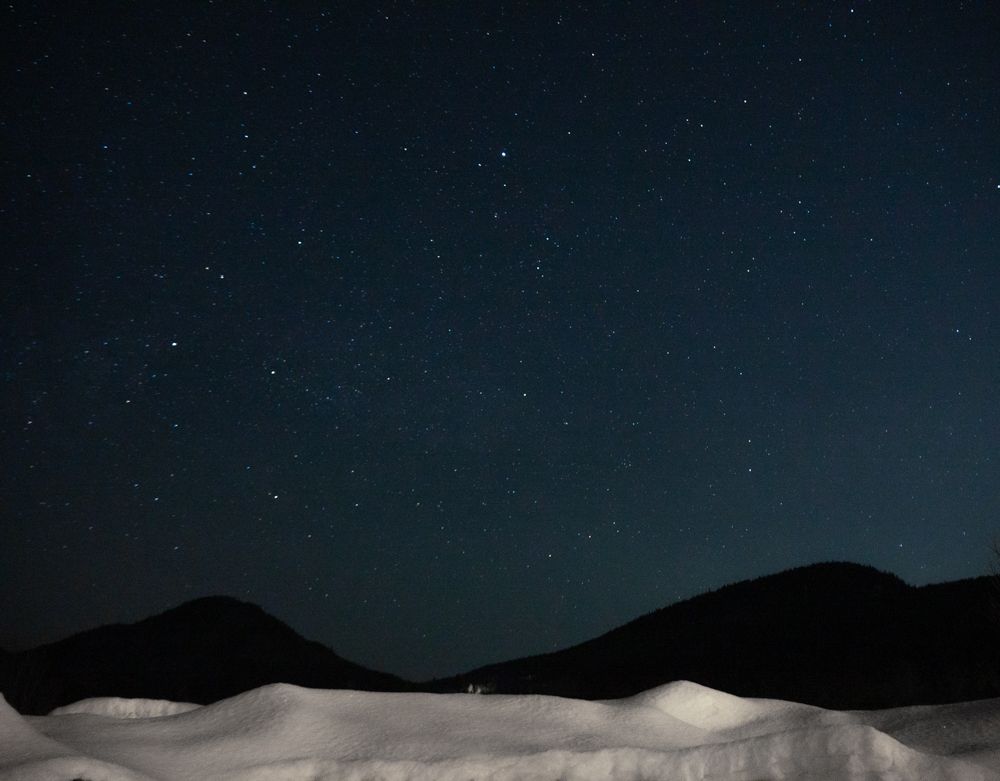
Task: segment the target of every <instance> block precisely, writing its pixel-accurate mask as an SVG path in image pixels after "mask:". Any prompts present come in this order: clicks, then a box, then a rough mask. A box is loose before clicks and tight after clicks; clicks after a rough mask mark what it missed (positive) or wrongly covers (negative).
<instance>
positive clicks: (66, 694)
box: [0, 563, 1000, 714]
mask: <svg viewBox="0 0 1000 781" xmlns="http://www.w3.org/2000/svg"><path fill="white" fill-rule="evenodd" d="M995 585H996V581H995V579H994V578H990V577H981V578H972V579H968V580H960V581H954V582H950V583H940V584H935V585H930V586H922V587H914V586H910V585H907V584H906V583H905V582H903V581H902V580H900V579H899V578H898V577H896V576H895V575H890V574H887V573H884V572H880V571H878V570H876V569H873V568H871V567H865V566H861V565H858V564H846V563H824V564H815V565H811V566H808V567H801V568H798V569H793V570H787V571H785V572H781V573H778V574H775V575H768V576H766V577H762V578H757V579H754V580H748V581H743V582H740V583H736V584H733V585H730V586H726V587H724V588H721V589H719V590H717V591H712V592H709V593H706V594H701V595H699V596H696V597H694V598H692V599H688V600H685V601H682V602H678V603H676V604H673V605H669V606H667V607H664V608H662V609H660V610H656V611H654V612H652V613H649V614H647V615H645V616H642V617H640V618H637V619H635V620H634V621H631V622H629V623H627V624H625V625H623V626H620V627H618V628H617V629H613V630H612V631H610V632H608V633H606V634H604V635H601V636H600V637H597V638H594V639H593V640H589V641H587V642H584V643H581V644H579V645H576V646H573V647H571V648H567V649H564V650H562V651H557V652H555V653H550V654H544V655H540V656H532V657H526V658H523V659H516V660H513V661H508V662H503V663H499V664H492V665H488V666H486V667H481V668H478V669H476V670H472V671H471V672H467V673H463V674H461V675H456V676H453V677H450V678H445V679H438V680H434V681H430V682H427V683H424V684H413V683H410V682H407V681H404V680H402V679H401V678H397V677H395V676H392V675H388V674H386V673H380V672H375V671H372V670H368V669H366V668H364V667H361V666H360V665H357V664H354V663H353V662H349V661H347V660H345V659H343V658H341V657H339V656H337V655H336V654H335V653H334V652H333V651H331V650H330V649H329V648H327V647H325V646H323V645H321V644H319V643H316V642H312V641H309V640H305V639H304V638H302V637H301V636H300V635H298V634H297V633H296V632H295V631H293V630H292V629H291V628H289V627H288V626H286V625H285V624H283V623H282V622H281V621H279V620H278V619H276V618H274V617H272V616H270V615H268V614H267V613H265V612H264V611H263V610H261V609H260V608H259V607H256V606H255V605H252V604H248V603H246V602H241V601H239V600H236V599H232V598H229V597H206V598H202V599H197V600H194V601H192V602H187V603H185V604H183V605H181V606H179V607H177V608H174V609H172V610H168V611H166V612H165V613H162V614H160V615H157V616H153V617H151V618H147V619H145V620H142V621H139V622H137V623H134V624H128V625H120V624H119V625H111V626H104V627H99V628H97V629H91V630H88V631H86V632H82V633H80V634H77V635H73V636H72V637H69V638H66V639H65V640H60V641H58V642H55V643H51V644H48V645H44V646H40V647H38V648H35V649H32V650H29V651H22V652H19V653H7V652H3V651H0V691H2V692H3V694H4V696H5V697H6V698H7V700H8V702H10V703H11V705H13V706H14V707H15V708H17V709H18V710H19V711H21V712H22V713H26V714H40V713H47V712H48V711H50V710H51V709H52V708H55V707H58V706H60V705H66V704H68V703H71V702H75V701H77V700H81V699H85V698H87V697H96V696H118V697H145V698H152V699H167V700H174V701H180V702H195V703H209V702H215V701H217V700H220V699H224V698H226V697H230V696H233V695H235V694H239V693H241V692H244V691H247V690H249V689H253V688H257V687H259V686H262V685H264V684H268V683H279V682H282V683H292V684H297V685H300V686H307V687H314V688H324V689H358V690H369V691H414V690H423V691H436V692H454V691H469V690H473V691H485V692H496V693H509V694H550V695H558V696H563V697H575V698H580V699H613V698H618V697H627V696H631V695H633V694H636V693H638V692H640V691H645V690H647V689H651V688H653V687H655V686H659V685H661V684H664V683H668V682H670V681H675V680H689V681H696V682H697V683H699V684H701V685H703V686H708V687H710V688H713V689H719V690H722V691H726V692H729V693H731V694H735V695H739V696H743V697H766V698H773V699H783V700H793V701H797V702H803V703H809V704H812V705H820V706H823V707H828V708H836V709H845V710H846V709H863V708H890V707H899V706H903V705H916V704H936V703H944V702H958V701H966V700H973V699H979V698H985V697H997V696H1000V611H998V610H997V607H996V606H995V602H994V599H993V596H994V588H995Z"/></svg>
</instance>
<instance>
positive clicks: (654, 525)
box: [0, 2, 1000, 678]
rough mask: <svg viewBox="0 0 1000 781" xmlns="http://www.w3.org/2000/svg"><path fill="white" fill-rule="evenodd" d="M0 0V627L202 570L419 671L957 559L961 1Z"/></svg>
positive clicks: (986, 501)
mask: <svg viewBox="0 0 1000 781" xmlns="http://www.w3.org/2000/svg"><path fill="white" fill-rule="evenodd" d="M484 5H485V4H479V3H426V4H422V3H401V2H386V3H379V4H369V3H344V4H336V3H329V4H324V3H304V2H297V3H265V2H260V3H255V4H239V5H235V4H229V3H210V2H208V3H194V2H190V3H188V2H178V3H139V4H124V3H123V4H113V3H100V4H96V6H85V5H84V4H80V5H73V4H65V3H30V4H15V5H13V6H10V7H6V8H4V9H3V10H2V11H0V13H2V22H0V29H2V30H3V33H2V36H3V41H4V43H3V50H4V51H5V52H6V60H7V66H6V68H5V76H4V101H3V109H2V111H0V119H2V121H0V131H2V147H0V148H2V152H0V157H2V176H3V195H2V199H0V224H2V228H3V236H4V253H3V256H4V260H3V276H2V279H0V304H2V315H3V317H2V323H3V331H2V339H0V361H2V372H3V374H2V385H0V393H2V406H0V414H2V417H0V443H2V453H3V456H2V458H3V463H4V468H3V470H2V473H0V512H2V516H3V521H2V522H3V544H2V545H0V613H2V615H4V616H5V620H4V621H3V622H2V626H0V646H5V647H24V646H26V645H31V644H34V643H37V642H41V641H44V640H51V639H55V638H57V637H60V636H63V635H65V634H67V633H68V632H70V631H75V630H78V629H82V628H86V627H89V626H93V625H96V624H99V623H104V622H109V621H121V620H135V619H138V618H141V617H144V616H145V615H148V614H150V613H152V612H157V611H160V610H163V609H165V608H167V607H170V606H172V605H174V604H177V603H179V602H181V601H183V600H185V599H189V598H193V597H196V596H199V595H204V594H213V593H227V594H232V595H234V596H238V597H242V598H244V599H248V600H251V601H253V602H256V603H258V604H260V605H262V606H263V607H264V608H265V609H267V610H268V611H270V612H272V613H274V614H275V615H277V616H278V617H280V618H282V619H284V620H286V621H287V622H289V623H290V624H291V625H292V626H294V627H295V628H296V629H298V630H299V631H300V632H302V633H303V634H305V635H306V636H308V637H310V638H312V639H316V640H320V641H322V642H324V643H326V644H328V645H330V646H331V647H332V648H334V650H336V651H337V652H338V653H341V654H342V655H345V656H348V657H349V658H352V659H353V660H355V661H358V662H360V663H362V664H365V665H368V666H372V667H376V668H381V669H386V670H388V671H391V672H395V673H398V674H401V675H404V676H410V677H416V678H420V677H428V676H430V675H434V674H446V673H454V672H458V671H459V670H462V669H467V668H470V667H473V666H476V665H479V664H483V663H486V662H492V661H497V660H500V659H504V658H509V657H514V656H521V655H525V654H529V653H536V652H540V651H545V650H551V649H554V648H557V647H562V646H565V645H568V644H571V643H573V642H577V641H580V640H583V639H586V638H588V637H591V636H593V635H596V634H598V633H600V632H602V631H604V630H606V629H609V628H611V627H613V626H615V625H618V624H620V623H623V622H624V621H626V620H628V619H631V618H633V617H635V616H637V615H639V614H641V613H644V612H647V611H649V610H652V609H655V608H658V607H661V606H663V605H665V604H667V603H669V602H672V601H675V600H677V599H679V598H682V597H686V596H690V595H693V594H695V593H697V592H700V591H702V590H705V589H708V588H714V587H717V586H720V585H723V584H725V583H727V582H731V581H733V580H737V579H742V578H745V577H752V576H756V575H761V574H765V573H769V572H773V571H776V570H780V569H784V568H787V567H791V566H796V565H800V564H806V563H810V562H813V561H818V560H829V559H850V560H854V561H859V562H863V563H868V564H873V565H875V566H877V567H879V568H882V569H887V570H891V571H893V572H896V573H897V574H899V575H900V576H902V577H903V578H904V579H906V580H908V581H910V582H912V583H924V582H930V581H939V580H947V579H952V578H959V577H965V576H971V575H977V574H981V573H983V572H984V571H985V570H986V568H987V567H988V564H989V555H988V546H989V542H990V540H991V538H992V537H993V536H994V535H995V534H997V533H998V531H1000V523H998V521H997V518H998V517H1000V479H998V478H1000V464H998V460H997V458H998V456H997V452H998V450H997V445H998V442H1000V411H998V410H1000V405H998V404H997V403H996V397H997V387H998V385H1000V360H998V357H1000V332H998V323H997V314H998V306H1000V254H998V245H1000V144H998V142H997V139H998V138H1000V88H998V86H997V85H998V83H1000V80H998V74H1000V49H998V47H997V45H996V42H997V40H998V35H1000V17H998V14H997V11H996V7H995V4H992V3H971V2H970V3H916V4H906V3H895V2H892V3H888V2H887V3H867V2H857V3H828V4H824V5H818V4H808V5H807V4H788V3H782V4H777V3H775V4H762V3H761V4H758V3H754V4H748V3H742V2H740V3H677V4H671V3H644V2H634V3H629V2H608V3H600V2H597V3H584V4H579V3H533V2H532V3H504V4H495V5H494V6H493V7H492V8H489V9H485V10H484Z"/></svg>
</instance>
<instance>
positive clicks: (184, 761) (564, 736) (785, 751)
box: [0, 682, 1000, 781]
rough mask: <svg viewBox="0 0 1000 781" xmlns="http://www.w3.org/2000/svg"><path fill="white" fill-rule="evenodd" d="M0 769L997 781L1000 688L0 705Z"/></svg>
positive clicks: (117, 776)
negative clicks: (871, 704) (988, 692)
mask: <svg viewBox="0 0 1000 781" xmlns="http://www.w3.org/2000/svg"><path fill="white" fill-rule="evenodd" d="M0 779H3V781H8V780H10V781H13V780H15V779H16V780H17V781H72V779H87V781H125V780H126V779H127V780H128V781H137V780H139V779H142V781H147V780H149V779H159V780H160V781H168V780H169V781H174V780H177V781H180V779H185V781H188V780H190V781H215V780H216V779H225V780H226V781H237V780H239V781H265V780H266V781H327V780H328V779H356V780H357V781H361V780H362V779H365V780H366V781H374V779H386V781H389V780H394V779H426V780H427V781H447V780H451V779H453V780H454V781H470V779H491V781H499V780H500V779H510V780H511V781H514V780H515V779H516V780H517V781H529V780H531V781H542V780H543V779H552V780H553V781H555V780H556V779H559V780H560V781H585V780H587V781H589V780H590V779H601V780H602V781H611V780H617V779H651V780H652V779H656V781H683V780H685V779H715V780H716V781H722V779H731V780H732V781H754V780H756V779H802V780H803V781H805V780H806V779H808V781H816V780H817V779H866V780H871V779H901V780H902V779H906V780H907V781H915V780H919V781H933V780H934V779H962V780H963V781H965V780H968V781H972V779H992V780H993V781H1000V699H996V700H983V701H980V702H971V703H964V704H959V705H945V706H934V707H920V708H902V709H896V710H888V711H871V712H850V713H847V712H838V711H827V710H822V709H820V708H814V707H810V706H806V705H797V704H794V703H789V702H781V701H777V700H753V699H742V698H739V697H733V696H731V695H728V694H724V693H722V692H718V691H714V690H712V689H707V688H705V687H702V686H698V685H696V684H693V683H687V682H678V683H672V684H669V685H667V686H662V687H660V688H657V689H653V690H651V691H648V692H645V693H644V694H640V695H637V696H635V697H631V698H629V699H624V700H614V701H608V702H583V701H579V700H567V699H560V698H557V697H535V696H520V697H508V696H477V695H472V694H372V693H362V692H351V691H323V690H314V689H302V688H299V687H296V686H287V685H283V684H279V685H274V686H265V687H263V688H260V689H256V690H254V691H251V692H246V693H245V694H241V695H239V696H237V697H233V698H232V699H229V700H225V701H223V702H219V703H215V704H214V705H209V706H205V707H198V706H194V705H184V704H178V703H167V702H158V701H150V700H121V699H96V700H86V701H84V702H80V703H77V704H75V705H71V706H67V707H65V708H60V709H58V710H57V711H55V712H54V713H52V714H50V715H48V716H39V717H24V716H21V715H19V714H18V713H17V712H16V711H14V710H13V709H12V708H10V706H8V705H7V704H6V702H3V701H0Z"/></svg>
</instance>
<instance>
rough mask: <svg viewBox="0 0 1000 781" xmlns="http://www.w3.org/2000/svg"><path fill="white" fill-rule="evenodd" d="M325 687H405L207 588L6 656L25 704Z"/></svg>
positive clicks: (195, 698)
mask: <svg viewBox="0 0 1000 781" xmlns="http://www.w3.org/2000/svg"><path fill="white" fill-rule="evenodd" d="M275 682H284V683H294V684H297V685H299V686H308V687H314V688H323V689H361V690H370V691H407V690H410V689H411V688H412V686H411V685H410V684H408V683H407V682H405V681H403V680H402V679H400V678H397V677H395V676H393V675H388V674H386V673H380V672H375V671H372V670H368V669H366V668H364V667H361V666H360V665H357V664H354V663H353V662H349V661H347V660H346V659H342V658H341V657H339V656H337V654H335V653H334V652H333V651H331V650H330V649H329V648H327V647H326V646H323V645H321V644H320V643H316V642H312V641H309V640H306V639H304V638H303V637H301V636H300V635H299V634H297V633H296V632H295V631H294V630H292V629H291V628H290V627H288V626H287V625H285V624H283V623H282V622H281V621H279V620H278V619H276V618H274V617H273V616H270V615H268V614H267V613H265V612H264V611H263V610H262V609H261V608H259V607H257V606H256V605H252V604H249V603H246V602H241V601H239V600H237V599H233V598H230V597H204V598H201V599H196V600H194V601H192V602H187V603H185V604H183V605H181V606H179V607H176V608H173V609H171V610H168V611H166V612H165V613H161V614H159V615H156V616H153V617H151V618H146V619H144V620H142V621H138V622H136V623H134V624H114V625H109V626H102V627H99V628H97V629H90V630H88V631H85V632H81V633H80V634H76V635H73V636H71V637H68V638H66V639H65V640H60V641H58V642H55V643H51V644H48V645H43V646H40V647H38V648H35V649H32V650H30V651H23V652H20V653H13V654H6V658H3V657H0V686H2V691H3V694H4V696H5V697H6V699H7V701H8V702H9V703H10V704H11V705H13V706H14V707H15V708H16V709H17V710H19V711H20V712H21V713H30V714H41V713H47V712H48V711H50V710H51V709H52V708H55V707H58V706H60V705H66V704H68V703H71V702H75V701H77V700H80V699H85V698H87V697H99V696H117V697H145V698H151V699H167V700H174V701H178V702H195V703H201V704H204V703H209V702H215V701H217V700H221V699H225V698H226V697H231V696H233V695H236V694H239V693H241V692H244V691H247V690H249V689H254V688H257V687H258V686H263V685H264V684H268V683H275Z"/></svg>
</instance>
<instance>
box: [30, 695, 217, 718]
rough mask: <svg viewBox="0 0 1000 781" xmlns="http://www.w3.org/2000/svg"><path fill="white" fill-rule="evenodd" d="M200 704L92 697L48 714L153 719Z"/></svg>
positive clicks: (198, 706)
mask: <svg viewBox="0 0 1000 781" xmlns="http://www.w3.org/2000/svg"><path fill="white" fill-rule="evenodd" d="M200 707H201V706H200V705H194V704H192V703H190V702H170V701H169V700H141V699H135V700H129V699H125V698H124V697H92V698H91V699H89V700H80V701H79V702H74V703H73V704H72V705H64V706H63V707H61V708H56V709H55V710H53V711H52V712H51V713H49V715H50V716H67V715H69V714H71V713H89V714H91V715H93V716H110V717H112V718H115V719H155V718H160V717H161V716H176V715H177V714H178V713H187V712H188V711H192V710H194V709H195V708H200Z"/></svg>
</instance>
